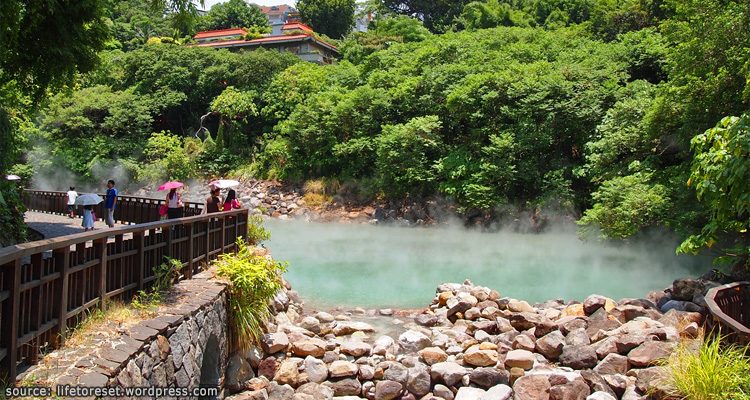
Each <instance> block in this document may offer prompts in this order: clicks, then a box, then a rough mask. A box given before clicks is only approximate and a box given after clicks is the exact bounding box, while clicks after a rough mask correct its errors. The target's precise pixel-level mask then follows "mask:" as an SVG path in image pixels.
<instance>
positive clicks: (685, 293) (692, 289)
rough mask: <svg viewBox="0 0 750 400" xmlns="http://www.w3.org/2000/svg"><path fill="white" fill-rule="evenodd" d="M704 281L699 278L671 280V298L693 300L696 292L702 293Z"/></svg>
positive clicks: (704, 285) (704, 286) (704, 287)
mask: <svg viewBox="0 0 750 400" xmlns="http://www.w3.org/2000/svg"><path fill="white" fill-rule="evenodd" d="M705 289H706V283H705V282H704V281H702V280H700V279H677V280H675V281H674V282H672V299H674V300H683V301H693V298H694V297H695V295H696V294H699V295H702V294H703V292H704V290H705Z"/></svg>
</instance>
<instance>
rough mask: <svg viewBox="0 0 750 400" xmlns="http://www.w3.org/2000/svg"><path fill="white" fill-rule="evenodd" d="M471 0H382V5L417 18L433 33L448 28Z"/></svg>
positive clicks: (444, 30)
mask: <svg viewBox="0 0 750 400" xmlns="http://www.w3.org/2000/svg"><path fill="white" fill-rule="evenodd" d="M470 2H471V0H383V5H384V6H385V7H387V8H388V9H389V10H391V11H392V12H394V13H397V14H403V15H407V16H410V17H414V18H417V19H419V20H421V21H422V22H424V26H425V27H426V28H427V29H429V30H430V31H431V32H433V33H443V32H446V31H447V30H449V29H450V27H451V26H452V25H453V20H454V19H455V18H456V17H458V16H459V15H460V14H461V12H462V11H463V9H464V6H465V5H466V4H468V3H470Z"/></svg>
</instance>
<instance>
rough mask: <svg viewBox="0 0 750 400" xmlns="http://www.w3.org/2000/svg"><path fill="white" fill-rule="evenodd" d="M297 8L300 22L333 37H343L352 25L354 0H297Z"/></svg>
mask: <svg viewBox="0 0 750 400" xmlns="http://www.w3.org/2000/svg"><path fill="white" fill-rule="evenodd" d="M297 8H298V9H299V14H300V17H301V18H302V22H304V23H306V24H308V25H310V26H311V27H312V28H313V29H314V30H315V32H318V33H322V34H324V35H326V36H330V37H332V38H334V39H340V38H343V37H344V36H345V35H346V34H348V33H349V32H351V30H352V26H354V10H355V8H356V1H355V0H299V1H298V2H297Z"/></svg>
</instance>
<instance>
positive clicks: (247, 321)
mask: <svg viewBox="0 0 750 400" xmlns="http://www.w3.org/2000/svg"><path fill="white" fill-rule="evenodd" d="M237 248H238V251H237V254H222V255H221V256H219V259H218V260H217V261H216V262H215V265H216V267H217V268H216V275H217V276H219V277H221V278H224V279H226V280H227V281H228V282H229V309H230V313H229V314H230V316H229V318H230V327H231V329H230V332H231V336H232V341H233V342H234V344H235V345H236V346H237V348H238V349H240V350H247V349H249V348H250V346H251V345H253V344H256V343H259V341H260V338H261V335H262V334H263V326H264V324H265V323H266V322H267V321H268V320H269V318H270V315H271V313H270V310H269V308H268V304H269V301H270V300H271V299H272V298H273V296H274V295H275V294H276V292H278V291H279V290H281V287H282V282H281V275H282V274H283V273H284V272H285V271H286V268H287V266H286V264H285V263H279V262H277V261H275V260H273V259H272V258H270V257H266V256H263V255H259V254H256V253H255V252H254V248H253V247H252V246H250V245H249V244H248V243H247V242H246V241H244V240H242V239H241V238H238V239H237Z"/></svg>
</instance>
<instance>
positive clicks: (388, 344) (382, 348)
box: [372, 336, 397, 356]
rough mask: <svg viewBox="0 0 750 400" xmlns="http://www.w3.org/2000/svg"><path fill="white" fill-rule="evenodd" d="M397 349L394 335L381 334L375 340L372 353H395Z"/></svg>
mask: <svg viewBox="0 0 750 400" xmlns="http://www.w3.org/2000/svg"><path fill="white" fill-rule="evenodd" d="M396 349H397V348H396V342H395V341H394V340H393V338H392V337H390V336H381V337H379V338H378V339H377V340H376V341H375V344H374V345H373V347H372V354H378V355H381V356H384V355H386V354H387V353H395V350H396Z"/></svg>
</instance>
